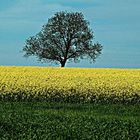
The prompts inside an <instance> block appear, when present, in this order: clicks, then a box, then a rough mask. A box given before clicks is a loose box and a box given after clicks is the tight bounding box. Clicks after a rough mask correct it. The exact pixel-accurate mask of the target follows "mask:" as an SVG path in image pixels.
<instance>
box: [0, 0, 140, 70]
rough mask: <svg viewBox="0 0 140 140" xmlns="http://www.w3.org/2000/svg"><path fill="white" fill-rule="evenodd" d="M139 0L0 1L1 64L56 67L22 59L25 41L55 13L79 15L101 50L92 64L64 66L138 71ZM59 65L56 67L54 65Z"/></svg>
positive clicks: (139, 49)
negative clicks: (100, 45)
mask: <svg viewBox="0 0 140 140" xmlns="http://www.w3.org/2000/svg"><path fill="white" fill-rule="evenodd" d="M139 7H140V0H70V1H68V0H0V65H8V66H9V65H10V66H30V65H31V66H55V65H53V64H48V63H43V64H42V63H39V62H38V61H37V59H36V58H35V57H31V58H28V59H26V58H24V57H23V53H22V52H21V51H22V48H23V46H24V45H25V41H26V39H28V38H29V37H30V36H34V35H36V34H37V33H38V32H39V31H40V30H41V29H42V26H43V25H44V24H46V23H47V20H48V18H51V17H52V16H53V15H54V14H55V13H56V12H59V11H68V12H72V11H75V12H82V13H83V14H84V17H85V19H86V20H88V21H89V22H90V28H92V30H93V31H94V36H95V38H94V39H93V42H94V43H96V42H97V41H98V42H99V43H101V44H102V45H103V51H102V54H101V55H100V57H98V58H97V59H96V62H95V63H92V64H91V63H89V61H88V60H86V59H85V60H82V61H80V63H74V62H71V63H67V65H66V66H67V67H91V68H92V67H93V68H94V67H95V68H96V67H99V68H140V8H139ZM57 66H58V65H57Z"/></svg>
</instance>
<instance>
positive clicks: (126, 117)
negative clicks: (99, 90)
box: [0, 102, 140, 140]
mask: <svg viewBox="0 0 140 140" xmlns="http://www.w3.org/2000/svg"><path fill="white" fill-rule="evenodd" d="M0 112H1V113H0V139H1V140H2V139H3V140H6V139H12V140H14V139H19V140H24V139H25V140H30V139H32V140H46V139H54V140H56V139H58V140H69V139H72V140H73V139H80V140H82V139H91V140H94V139H95V140H96V139H97V140H100V139H101V140H107V139H110V140H112V139H115V140H122V139H124V140H138V139H140V104H137V105H122V104H110V105H108V104H96V105H94V104H68V103H67V104H64V103H45V102H42V103H41V102H0Z"/></svg>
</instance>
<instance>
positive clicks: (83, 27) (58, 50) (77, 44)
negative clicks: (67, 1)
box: [23, 11, 102, 67]
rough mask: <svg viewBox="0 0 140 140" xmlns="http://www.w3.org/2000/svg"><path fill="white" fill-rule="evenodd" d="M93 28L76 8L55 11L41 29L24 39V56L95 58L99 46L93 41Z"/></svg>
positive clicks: (58, 60)
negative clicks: (70, 10)
mask: <svg viewBox="0 0 140 140" xmlns="http://www.w3.org/2000/svg"><path fill="white" fill-rule="evenodd" d="M93 37H94V35H93V31H92V30H91V29H90V28H89V22H88V21H86V20H85V19H84V16H83V14H82V13H79V12H70V13H69V12H63V11H62V12H57V13H56V14H55V15H54V16H53V17H52V18H50V19H49V20H48V23H47V24H45V25H44V26H43V28H42V30H41V31H40V32H39V33H38V34H36V35H35V36H32V37H30V38H29V39H27V40H26V44H25V46H24V48H23V52H25V54H24V56H26V57H28V56H32V55H33V56H36V57H37V58H38V60H40V61H45V62H55V63H60V64H61V67H64V66H65V64H66V62H67V61H74V62H77V61H78V60H80V59H83V58H89V59H90V60H91V62H94V61H95V59H96V58H97V56H98V55H99V54H101V50H102V46H101V45H100V44H99V43H96V44H93V42H92V39H93Z"/></svg>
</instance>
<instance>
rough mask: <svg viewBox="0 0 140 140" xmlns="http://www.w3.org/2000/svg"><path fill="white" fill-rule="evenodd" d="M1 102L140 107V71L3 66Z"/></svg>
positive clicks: (0, 71)
mask: <svg viewBox="0 0 140 140" xmlns="http://www.w3.org/2000/svg"><path fill="white" fill-rule="evenodd" d="M0 100H14V101H58V102H76V103H77V102H78V103H79V102H113V103H116V102H123V103H140V69H109V68H108V69H107V68H106V69H104V68H102V69H100V68H51V67H46V68H45V67H15V66H12V67H7V66H1V67H0Z"/></svg>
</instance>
